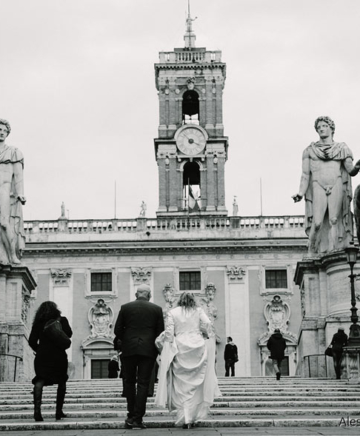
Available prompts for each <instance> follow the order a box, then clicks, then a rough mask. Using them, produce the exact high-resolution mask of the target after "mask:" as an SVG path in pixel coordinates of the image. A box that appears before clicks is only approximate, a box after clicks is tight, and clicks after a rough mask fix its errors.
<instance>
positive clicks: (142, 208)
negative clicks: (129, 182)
mask: <svg viewBox="0 0 360 436" xmlns="http://www.w3.org/2000/svg"><path fill="white" fill-rule="evenodd" d="M140 207H141V210H140V215H139V216H141V217H145V215H146V203H145V201H142V202H141V206H140Z"/></svg>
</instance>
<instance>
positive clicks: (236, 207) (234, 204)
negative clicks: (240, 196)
mask: <svg viewBox="0 0 360 436" xmlns="http://www.w3.org/2000/svg"><path fill="white" fill-rule="evenodd" d="M238 211H239V206H238V204H237V200H236V195H234V202H233V216H237V214H238Z"/></svg>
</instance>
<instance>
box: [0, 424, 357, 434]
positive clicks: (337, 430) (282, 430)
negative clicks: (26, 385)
mask: <svg viewBox="0 0 360 436" xmlns="http://www.w3.org/2000/svg"><path fill="white" fill-rule="evenodd" d="M359 431H360V425H358V426H357V427H348V426H347V427H345V426H342V427H306V428H305V427H302V428H295V427H271V428H264V427H250V428H241V427H230V428H229V427H227V428H224V427H222V428H195V429H191V430H183V429H181V428H169V429H158V428H150V429H146V430H124V429H118V430H41V431H40V430H33V431H3V432H1V435H2V436H50V435H51V436H118V435H119V436H130V435H132V436H135V435H142V436H172V435H175V436H180V435H184V436H227V435H229V436H230V435H231V436H237V435H241V436H254V435H257V436H262V435H264V436H322V435H331V436H341V435H347V434H359Z"/></svg>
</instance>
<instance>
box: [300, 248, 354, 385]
mask: <svg viewBox="0 0 360 436" xmlns="http://www.w3.org/2000/svg"><path fill="white" fill-rule="evenodd" d="M349 274H350V267H349V265H348V263H347V260H346V254H345V252H344V251H343V250H342V251H337V252H334V253H331V254H326V255H324V256H322V257H320V258H315V259H304V260H302V261H300V262H298V264H297V267H296V272H295V278H294V280H295V283H296V284H297V285H298V286H299V287H300V293H301V312H302V321H301V325H300V333H299V343H298V367H297V374H298V375H301V376H303V377H329V378H335V377H336V376H335V370H334V365H333V359H332V357H328V356H325V349H326V348H327V347H328V346H329V344H330V343H331V340H332V337H333V335H334V334H335V333H336V332H337V330H338V328H339V327H342V328H344V329H345V332H346V333H347V335H348V336H349V332H348V330H349V327H350V324H351V322H350V316H351V312H350V307H351V290H350V279H349Z"/></svg>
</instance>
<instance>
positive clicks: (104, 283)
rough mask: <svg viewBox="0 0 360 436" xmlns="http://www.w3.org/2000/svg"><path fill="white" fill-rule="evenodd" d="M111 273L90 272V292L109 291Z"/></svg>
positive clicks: (110, 287) (110, 289) (110, 288)
mask: <svg viewBox="0 0 360 436" xmlns="http://www.w3.org/2000/svg"><path fill="white" fill-rule="evenodd" d="M111 291H112V274H111V272H101V273H100V272H94V273H91V292H111Z"/></svg>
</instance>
